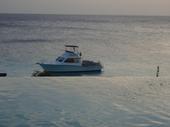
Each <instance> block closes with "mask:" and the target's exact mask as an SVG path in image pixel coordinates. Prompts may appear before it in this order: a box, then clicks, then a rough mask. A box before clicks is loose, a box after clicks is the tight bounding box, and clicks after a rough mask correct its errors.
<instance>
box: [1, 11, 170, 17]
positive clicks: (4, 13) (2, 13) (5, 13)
mask: <svg viewBox="0 0 170 127" xmlns="http://www.w3.org/2000/svg"><path fill="white" fill-rule="evenodd" d="M12 14H14V15H63V16H64V15H65V16H69V15H70V16H144V17H170V15H144V14H69V13H68V14H64V13H63V14H62V13H22V12H17V13H16V12H14V13H11V12H10V13H8V12H0V15H12Z"/></svg>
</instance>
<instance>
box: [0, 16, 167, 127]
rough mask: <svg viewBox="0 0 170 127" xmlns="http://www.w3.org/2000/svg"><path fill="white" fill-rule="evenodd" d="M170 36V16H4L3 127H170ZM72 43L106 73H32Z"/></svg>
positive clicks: (0, 50) (0, 52)
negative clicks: (38, 63) (40, 75)
mask: <svg viewBox="0 0 170 127" xmlns="http://www.w3.org/2000/svg"><path fill="white" fill-rule="evenodd" d="M169 35H170V17H158V16H157V17H155V16H152V17H151V16H94V15H93V16H81V15H24V14H1V15H0V72H7V73H8V77H6V78H0V127H8V126H9V127H114V126H115V127H169V125H170V122H169V121H170V108H169V107H170V101H169V97H170V92H169V91H170V80H169V78H165V76H167V77H169V75H170V73H169V72H170V66H169V63H170V59H169V58H170V36H169ZM65 44H74V45H78V46H79V47H80V50H81V52H82V54H83V58H84V59H90V60H94V61H100V62H101V63H102V64H103V66H104V70H103V73H102V74H101V75H94V76H87V75H86V76H77V77H51V78H50V77H43V78H42V77H41V78H35V77H31V75H32V73H33V71H34V70H41V68H40V67H39V66H38V65H36V64H35V63H36V62H41V61H50V60H55V59H56V57H57V56H59V55H60V54H61V53H62V52H63V51H64V45H65ZM157 66H159V67H160V72H159V75H160V78H154V77H155V75H156V68H157Z"/></svg>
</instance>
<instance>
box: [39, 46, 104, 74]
mask: <svg viewBox="0 0 170 127" xmlns="http://www.w3.org/2000/svg"><path fill="white" fill-rule="evenodd" d="M37 64H38V65H40V66H41V67H42V68H43V70H44V72H47V73H83V72H85V73H86V72H101V71H102V68H103V66H102V65H101V63H100V62H94V61H90V60H82V53H81V52H79V47H78V46H76V45H65V51H64V53H63V54H62V55H61V56H59V57H58V58H57V59H56V60H54V61H53V62H46V63H44V62H42V63H37Z"/></svg>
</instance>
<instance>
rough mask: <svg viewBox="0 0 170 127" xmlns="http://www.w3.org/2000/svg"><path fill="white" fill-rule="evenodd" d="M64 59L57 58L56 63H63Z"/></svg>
mask: <svg viewBox="0 0 170 127" xmlns="http://www.w3.org/2000/svg"><path fill="white" fill-rule="evenodd" d="M63 60H64V58H63V57H58V58H57V59H56V61H59V62H63Z"/></svg>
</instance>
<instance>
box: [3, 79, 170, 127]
mask: <svg viewBox="0 0 170 127" xmlns="http://www.w3.org/2000/svg"><path fill="white" fill-rule="evenodd" d="M169 91H170V80H169V79H168V78H162V79H154V78H147V77H145V78H132V77H117V78H104V77H100V78H98V77H91V78H89V77H84V78H80V77H69V78H68V77H63V78H1V79H0V126H1V127H6V126H9V127H14V126H16V127H53V126H54V127H113V126H116V127H169V125H170V101H169V97H170V92H169Z"/></svg>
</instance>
